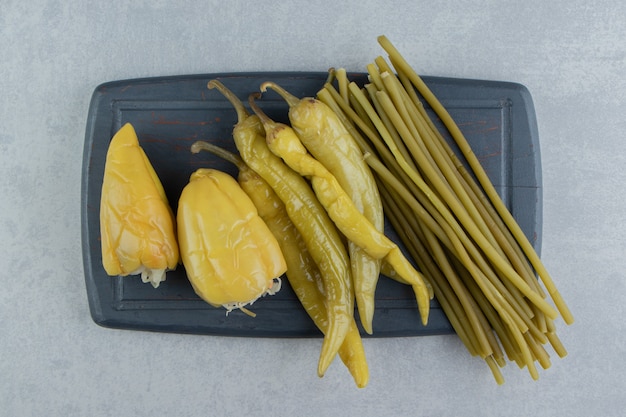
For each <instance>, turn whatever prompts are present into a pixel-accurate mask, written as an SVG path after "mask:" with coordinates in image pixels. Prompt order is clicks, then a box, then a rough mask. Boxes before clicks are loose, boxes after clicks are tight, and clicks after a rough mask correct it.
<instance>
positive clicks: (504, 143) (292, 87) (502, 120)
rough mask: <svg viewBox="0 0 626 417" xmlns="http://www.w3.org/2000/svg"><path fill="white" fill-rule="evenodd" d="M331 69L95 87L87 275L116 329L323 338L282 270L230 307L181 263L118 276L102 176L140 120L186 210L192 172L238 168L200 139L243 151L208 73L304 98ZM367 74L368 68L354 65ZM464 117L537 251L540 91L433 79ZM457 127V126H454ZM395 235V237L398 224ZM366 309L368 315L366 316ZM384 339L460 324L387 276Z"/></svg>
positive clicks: (96, 309) (379, 302) (266, 102)
mask: <svg viewBox="0 0 626 417" xmlns="http://www.w3.org/2000/svg"><path fill="white" fill-rule="evenodd" d="M326 77H327V74H326V73H321V72H320V73H302V72H295V73H294V72H291V73H288V72H278V73H269V72H267V73H264V72H259V73H231V74H202V75H189V76H175V77H158V78H145V79H131V80H123V81H114V82H108V83H104V84H102V85H100V86H98V87H97V88H96V89H95V91H94V93H93V96H92V100H91V105H90V107H89V114H88V118H87V127H86V134H85V144H84V156H83V168H82V185H81V186H82V190H81V191H82V194H81V196H82V199H81V216H82V219H81V220H82V248H83V262H84V270H85V284H86V289H87V296H88V300H89V307H90V311H91V315H92V318H93V320H94V321H95V322H96V323H97V324H99V325H101V326H105V327H110V328H119V329H132V330H146V331H160V332H175V333H191V334H206V335H230V336H247V337H312V336H321V333H320V332H319V331H318V330H317V329H316V327H315V326H314V325H313V323H312V321H311V320H310V319H309V317H308V316H307V315H306V313H305V312H304V310H303V309H302V307H301V306H300V304H299V302H298V300H297V298H296V296H295V294H294V293H293V291H292V290H291V288H290V287H289V284H288V283H287V280H286V279H283V288H282V290H281V291H280V293H279V294H277V295H275V296H268V297H265V298H262V299H260V300H258V301H257V302H256V303H255V304H253V305H252V306H251V307H250V309H251V310H252V311H254V312H255V313H256V314H257V316H256V317H255V318H253V317H249V316H247V315H246V314H244V313H242V312H240V311H234V312H232V313H230V314H229V315H228V316H226V314H225V311H224V310H223V309H217V308H214V307H211V306H210V305H208V304H207V303H205V302H204V301H202V300H201V299H200V298H199V297H198V296H197V295H196V294H195V293H194V292H193V289H192V288H191V285H190V284H189V282H188V281H187V278H186V276H185V271H184V268H183V267H182V266H180V267H179V268H178V269H177V270H176V271H173V272H169V273H168V274H167V280H166V281H165V282H163V283H161V285H160V286H159V288H157V289H155V288H153V287H152V286H151V285H149V284H144V283H142V282H141V279H140V278H139V276H132V277H125V278H122V277H110V276H107V274H106V273H105V271H104V269H103V267H102V258H101V248H100V228H99V215H100V213H99V207H100V192H101V186H102V177H103V172H104V163H105V156H106V152H107V148H108V145H109V141H110V140H111V137H112V136H113V135H114V134H115V132H116V131H117V130H118V129H119V128H120V127H121V126H122V125H123V124H124V123H126V122H130V123H132V124H133V125H134V127H135V130H136V131H137V134H138V136H139V140H140V143H141V146H142V147H143V148H144V150H145V152H146V154H147V155H148V157H149V158H150V160H151V162H152V164H153V166H154V168H155V170H156V172H157V174H158V175H159V177H160V178H161V181H162V183H163V186H164V188H165V191H166V193H167V196H168V198H169V201H170V204H171V205H172V208H173V209H174V211H176V207H177V201H178V197H179V195H180V192H181V191H182V189H183V187H184V186H185V184H186V183H187V181H188V179H189V176H190V174H191V173H192V172H193V171H195V170H196V169H197V168H200V167H209V166H210V167H215V168H218V169H222V170H225V171H227V172H230V173H231V174H233V175H236V171H235V169H234V167H233V166H232V165H230V164H228V163H226V162H224V161H222V160H220V159H219V158H217V157H214V156H212V155H210V154H208V153H206V152H202V153H200V154H197V155H194V154H191V152H190V151H189V147H190V146H191V144H192V143H193V142H195V141H196V140H207V141H211V142H214V143H216V144H219V145H220V146H223V147H225V148H227V149H231V150H233V151H235V150H236V149H235V147H234V144H233V142H232V138H231V131H232V127H233V125H234V124H235V123H236V114H235V111H234V110H233V108H232V106H231V105H230V104H229V103H228V102H227V101H226V100H225V99H224V98H223V96H222V95H221V94H220V93H219V92H218V91H216V90H208V89H207V87H206V85H207V82H208V81H209V80H210V79H212V78H219V79H221V80H222V82H223V83H224V84H225V85H226V86H227V87H229V88H230V89H232V90H233V91H234V92H235V93H236V94H237V95H238V96H239V97H240V98H241V99H243V100H244V102H245V100H246V98H247V96H248V94H249V93H251V92H254V91H258V89H259V86H260V84H261V83H262V82H263V81H267V80H272V81H276V82H278V83H279V84H280V85H282V86H283V87H285V88H286V89H287V90H289V91H291V92H292V93H293V94H295V95H298V96H312V95H315V93H316V92H317V91H318V90H319V89H320V88H321V87H322V85H323V83H324V81H325V80H326ZM350 78H351V79H352V80H354V81H356V82H357V83H359V84H361V83H363V82H365V80H366V76H365V75H364V74H350ZM423 78H424V81H425V82H426V84H427V85H428V86H429V87H430V88H431V89H432V91H433V92H434V93H435V95H437V96H438V97H439V99H440V100H441V102H442V103H443V104H444V106H446V107H447V108H448V110H449V112H450V114H451V115H452V117H453V118H455V120H456V121H457V123H458V125H459V126H460V128H461V130H462V131H463V133H464V134H465V135H466V137H467V139H468V141H469V142H470V144H471V145H472V148H473V149H474V152H475V153H476V155H477V156H478V158H479V160H480V161H481V163H482V164H483V166H484V167H485V169H486V171H487V173H488V175H489V176H490V178H491V180H492V182H493V183H494V185H495V186H496V189H497V190H498V192H499V193H500V195H501V196H502V198H503V199H504V201H505V203H506V204H507V206H508V207H509V209H510V210H511V212H512V213H513V215H514V217H515V218H516V220H517V221H518V223H519V224H520V226H521V227H522V230H524V232H525V233H526V235H527V236H528V238H529V239H530V241H531V242H532V243H533V244H534V246H535V248H536V249H537V251H539V250H540V243H541V221H542V217H541V215H542V194H541V165H540V153H539V139H538V134H537V125H536V120H535V114H534V108H533V104H532V99H531V96H530V94H529V92H528V91H527V89H526V88H525V87H524V86H522V85H520V84H516V83H508V82H496V81H481V80H468V79H450V78H440V77H423ZM259 104H260V105H261V106H262V108H263V109H264V110H265V111H266V112H267V113H268V115H270V117H273V118H275V119H277V120H280V121H286V118H287V106H286V104H285V102H284V101H282V100H281V99H279V98H278V96H277V95H276V94H271V93H268V94H266V95H265V96H264V97H263V98H262V99H261V100H260V101H259ZM444 135H445V136H446V137H447V134H446V133H444ZM387 234H388V235H389V236H390V237H391V238H392V239H393V240H395V241H397V235H396V234H395V232H394V231H393V229H392V228H390V227H388V228H387ZM356 316H358V315H356ZM373 327H374V337H391V336H418V335H432V334H445V333H452V332H453V329H452V327H451V326H450V323H449V322H448V320H447V318H446V317H445V314H444V313H443V311H442V310H441V308H440V307H439V304H438V303H437V302H436V300H434V301H433V302H432V303H431V313H430V320H429V323H428V325H427V326H423V325H422V324H421V322H420V319H419V315H418V312H417V306H416V303H415V299H414V296H413V293H412V291H411V289H410V288H409V287H406V286H403V285H400V284H398V283H396V282H394V281H392V280H390V279H388V278H386V277H384V276H382V277H381V279H380V281H379V285H378V289H377V292H376V313H375V317H374V323H373Z"/></svg>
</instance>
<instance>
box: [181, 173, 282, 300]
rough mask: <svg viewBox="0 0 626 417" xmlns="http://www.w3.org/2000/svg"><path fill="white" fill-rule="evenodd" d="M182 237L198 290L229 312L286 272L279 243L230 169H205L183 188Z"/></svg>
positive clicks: (273, 286)
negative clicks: (224, 170)
mask: <svg viewBox="0 0 626 417" xmlns="http://www.w3.org/2000/svg"><path fill="white" fill-rule="evenodd" d="M177 223H178V241H179V246H180V252H181V258H182V261H183V265H184V266H185V269H186V271H187V276H188V278H189V281H190V282H191V284H192V286H193V288H194V290H195V292H196V293H197V294H198V295H199V296H200V297H201V298H202V299H203V300H205V301H206V302H208V303H209V304H211V305H213V306H215V307H219V306H223V307H224V308H226V310H227V311H231V310H233V309H237V308H239V309H244V311H247V310H245V306H246V305H248V304H251V303H253V302H254V301H255V300H257V299H258V298H259V297H262V296H263V295H265V294H274V293H276V292H277V291H278V290H279V289H280V279H279V277H280V276H281V275H282V274H283V273H284V272H285V271H286V270H287V267H286V264H285V259H284V257H283V255H282V252H281V250H280V247H279V245H278V242H277V241H276V238H275V237H274V235H272V233H271V231H270V230H269V229H268V227H267V225H266V224H265V223H264V222H263V220H262V219H261V218H260V217H259V215H258V212H257V209H256V207H255V206H254V204H253V203H252V201H251V200H250V198H249V197H248V196H247V195H246V194H245V192H244V191H243V190H242V189H241V187H240V186H239V184H238V183H237V181H235V179H234V178H233V177H231V176H230V175H228V174H227V173H224V172H222V171H218V170H215V169H207V168H201V169H198V170H197V171H196V172H194V173H193V174H192V175H191V177H190V180H189V183H188V184H187V185H186V186H185V188H184V189H183V191H182V193H181V196H180V200H179V202H178V212H177Z"/></svg>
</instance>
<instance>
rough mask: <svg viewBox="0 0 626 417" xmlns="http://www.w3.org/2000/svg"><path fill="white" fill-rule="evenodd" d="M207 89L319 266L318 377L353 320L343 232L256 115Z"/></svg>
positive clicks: (212, 85) (220, 87) (245, 156)
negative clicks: (232, 112)
mask: <svg viewBox="0 0 626 417" xmlns="http://www.w3.org/2000/svg"><path fill="white" fill-rule="evenodd" d="M208 87H209V88H217V89H218V90H219V91H220V92H221V93H222V94H224V95H225V97H226V98H227V99H228V100H229V101H230V102H231V103H232V104H233V106H234V107H235V109H236V111H237V114H238V118H239V121H238V122H237V124H236V125H235V127H234V128H233V139H234V140H235V145H236V147H237V149H238V151H239V154H240V155H241V158H242V159H243V160H244V161H245V162H246V164H247V165H248V166H249V167H250V168H252V169H253V170H254V171H255V172H256V173H258V174H259V176H261V177H262V178H263V179H264V180H265V181H266V182H267V183H268V184H269V185H270V187H272V189H273V190H274V192H275V193H276V194H277V195H278V197H279V198H280V199H281V201H282V202H283V203H284V204H285V208H286V210H287V213H288V215H289V218H290V219H291V221H292V222H293V223H294V225H295V226H296V228H297V229H298V231H299V232H300V234H301V235H302V237H303V238H304V239H305V242H306V246H307V249H308V250H309V252H310V253H311V256H312V257H313V259H314V260H315V263H316V264H317V266H318V267H319V269H320V272H321V276H322V280H323V283H324V290H325V299H326V303H327V311H328V323H329V324H328V332H327V333H326V334H325V335H324V340H323V342H322V350H321V352H320V358H319V362H318V369H317V373H318V375H319V376H323V375H324V373H325V372H326V370H327V369H328V366H330V364H331V362H332V361H333V359H334V358H335V356H336V355H337V352H338V350H339V348H340V346H341V345H342V343H343V342H344V340H345V338H346V335H347V333H348V332H349V330H350V323H351V322H352V320H353V312H354V293H353V289H352V277H351V272H350V266H349V259H348V254H347V251H346V249H345V247H344V245H343V241H342V238H341V235H340V233H339V232H338V230H337V228H336V226H335V225H334V224H333V222H332V220H331V219H330V218H329V217H328V215H327V214H326V212H325V210H324V208H323V207H322V205H321V204H320V202H319V201H318V200H317V198H316V197H315V194H314V193H313V191H312V190H311V188H310V186H309V185H308V184H307V182H306V180H305V179H304V178H302V177H301V176H300V175H299V174H298V173H296V172H294V171H293V170H292V169H290V168H289V167H288V166H287V165H285V163H284V162H283V161H281V160H280V158H278V157H277V156H275V155H274V154H273V153H272V152H271V151H270V150H269V148H268V147H267V144H266V143H265V136H264V134H263V126H262V123H261V121H260V119H259V117H257V116H255V115H249V114H248V112H247V111H246V109H245V108H244V107H243V104H242V103H241V102H240V101H239V99H237V98H236V97H235V96H234V94H232V92H230V91H229V90H228V89H227V88H226V87H224V85H223V84H221V83H220V82H219V81H217V80H211V81H209V83H208Z"/></svg>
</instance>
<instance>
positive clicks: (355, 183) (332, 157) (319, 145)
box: [261, 81, 384, 334]
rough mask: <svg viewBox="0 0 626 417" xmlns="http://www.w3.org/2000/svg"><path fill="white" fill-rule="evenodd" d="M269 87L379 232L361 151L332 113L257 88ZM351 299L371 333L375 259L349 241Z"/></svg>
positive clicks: (379, 213) (373, 190)
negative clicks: (352, 286)
mask: <svg viewBox="0 0 626 417" xmlns="http://www.w3.org/2000/svg"><path fill="white" fill-rule="evenodd" d="M267 88H270V89H272V90H274V91H276V92H277V93H278V94H279V95H280V96H281V97H283V98H284V99H285V101H286V102H287V104H288V105H289V121H290V124H291V127H292V128H293V129H294V130H295V131H296V133H297V135H298V137H299V138H300V140H301V141H302V144H303V145H304V146H305V147H306V148H307V149H308V151H309V152H310V153H311V154H312V155H313V157H315V159H317V160H318V161H319V162H320V163H322V164H323V165H324V167H326V169H328V170H329V171H330V172H331V173H332V174H333V175H334V176H335V178H337V181H338V182H339V184H340V185H341V187H342V188H343V189H344V190H345V191H346V193H347V194H348V195H349V196H350V199H351V200H352V202H353V203H354V205H355V206H356V207H357V209H358V210H359V211H360V212H361V213H363V215H364V216H365V217H366V218H367V219H368V220H369V221H370V222H371V223H372V224H373V225H374V226H375V227H376V229H378V231H380V232H382V231H383V230H384V229H383V228H384V215H383V205H382V202H381V200H380V195H379V193H378V187H377V185H376V181H375V179H374V176H373V175H372V172H371V170H370V168H369V167H368V165H367V163H365V161H364V159H363V153H362V152H361V149H360V148H359V146H358V145H357V143H356V141H355V140H354V138H353V137H352V135H351V134H350V133H349V132H348V130H347V129H346V128H345V127H344V125H343V123H342V122H341V120H340V119H339V118H338V117H337V114H336V113H335V112H334V111H333V110H332V109H331V108H330V107H328V106H327V105H326V104H324V103H323V102H321V101H320V100H317V99H315V98H313V97H304V98H301V99H299V98H297V97H295V96H294V95H292V94H291V93H289V92H288V91H286V90H285V89H283V88H282V87H281V86H279V85H277V84H276V83H273V82H269V81H268V82H265V83H263V84H262V85H261V91H263V92H264V91H266V89H267ZM348 249H349V252H350V264H351V268H352V279H353V280H354V295H355V297H356V302H357V308H358V312H359V317H360V318H361V324H362V325H363V329H364V330H365V331H366V332H367V333H369V334H372V331H373V330H372V321H373V317H374V311H375V302H374V299H375V292H376V284H377V283H378V278H379V275H380V263H381V261H380V260H379V259H376V258H373V257H371V256H369V255H368V254H367V253H366V252H365V251H364V250H363V249H362V248H361V247H359V246H358V245H356V244H355V243H354V242H351V241H350V242H348Z"/></svg>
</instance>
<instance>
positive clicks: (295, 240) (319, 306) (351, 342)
mask: <svg viewBox="0 0 626 417" xmlns="http://www.w3.org/2000/svg"><path fill="white" fill-rule="evenodd" d="M200 150H206V151H209V152H212V153H214V154H216V155H218V156H220V157H221V158H224V159H226V160H228V161H229V162H232V163H233V164H235V165H236V166H237V168H238V169H239V175H238V177H237V179H238V182H239V185H241V188H242V189H243V190H244V191H245V192H246V194H248V196H249V197H250V199H251V200H252V202H253V203H254V205H255V206H256V208H257V210H258V211H259V216H261V218H262V219H263V221H265V223H266V224H267V226H268V227H269V229H270V230H271V231H272V233H273V234H274V236H275V237H276V239H277V240H278V244H279V245H280V247H281V249H282V252H283V255H284V257H285V262H286V263H287V272H286V276H287V280H288V281H289V284H290V285H291V288H292V289H293V291H294V292H295V293H296V296H297V297H298V299H299V300H300V303H301V304H302V306H303V307H304V309H305V311H306V312H307V314H308V315H309V316H310V317H311V319H312V320H313V322H314V323H315V325H316V326H317V328H318V329H320V330H321V331H322V333H324V334H326V333H327V332H328V326H329V322H328V311H327V309H326V305H325V304H324V297H325V295H324V288H323V284H322V282H323V280H322V277H321V273H320V270H319V268H318V267H317V265H316V264H315V261H314V260H313V257H312V256H311V254H310V253H309V251H308V249H307V248H306V242H305V241H304V239H303V237H302V235H301V234H300V232H299V231H298V229H297V228H296V226H295V225H294V224H293V222H292V221H291V219H290V218H289V214H288V213H287V208H286V207H285V204H284V203H283V202H282V200H281V199H280V198H279V197H278V195H277V194H276V193H275V192H274V190H273V189H272V187H270V185H269V184H268V183H267V182H266V181H265V180H264V179H263V178H261V177H260V176H259V175H258V174H257V173H256V172H254V171H253V170H252V169H251V168H250V167H249V166H248V165H247V164H246V163H245V162H244V161H243V160H242V159H241V158H240V157H239V156H237V155H235V154H232V153H230V152H228V151H226V150H224V149H222V148H219V147H217V146H215V145H212V144H210V143H207V142H202V141H198V142H195V143H194V144H193V145H192V146H191V151H192V152H194V153H196V152H199V151H200ZM338 353H339V357H340V358H341V361H342V362H343V363H344V365H345V366H346V368H348V371H349V372H350V375H352V378H353V379H354V382H355V384H356V385H357V387H359V388H364V387H366V386H367V384H368V382H369V367H368V364H367V359H366V357H365V350H364V348H363V341H362V339H361V335H360V333H359V329H358V327H357V325H356V321H355V320H354V318H353V319H352V322H351V324H350V329H349V330H348V333H347V334H346V338H345V339H344V341H343V344H342V345H341V347H340V348H339V352H338Z"/></svg>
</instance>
